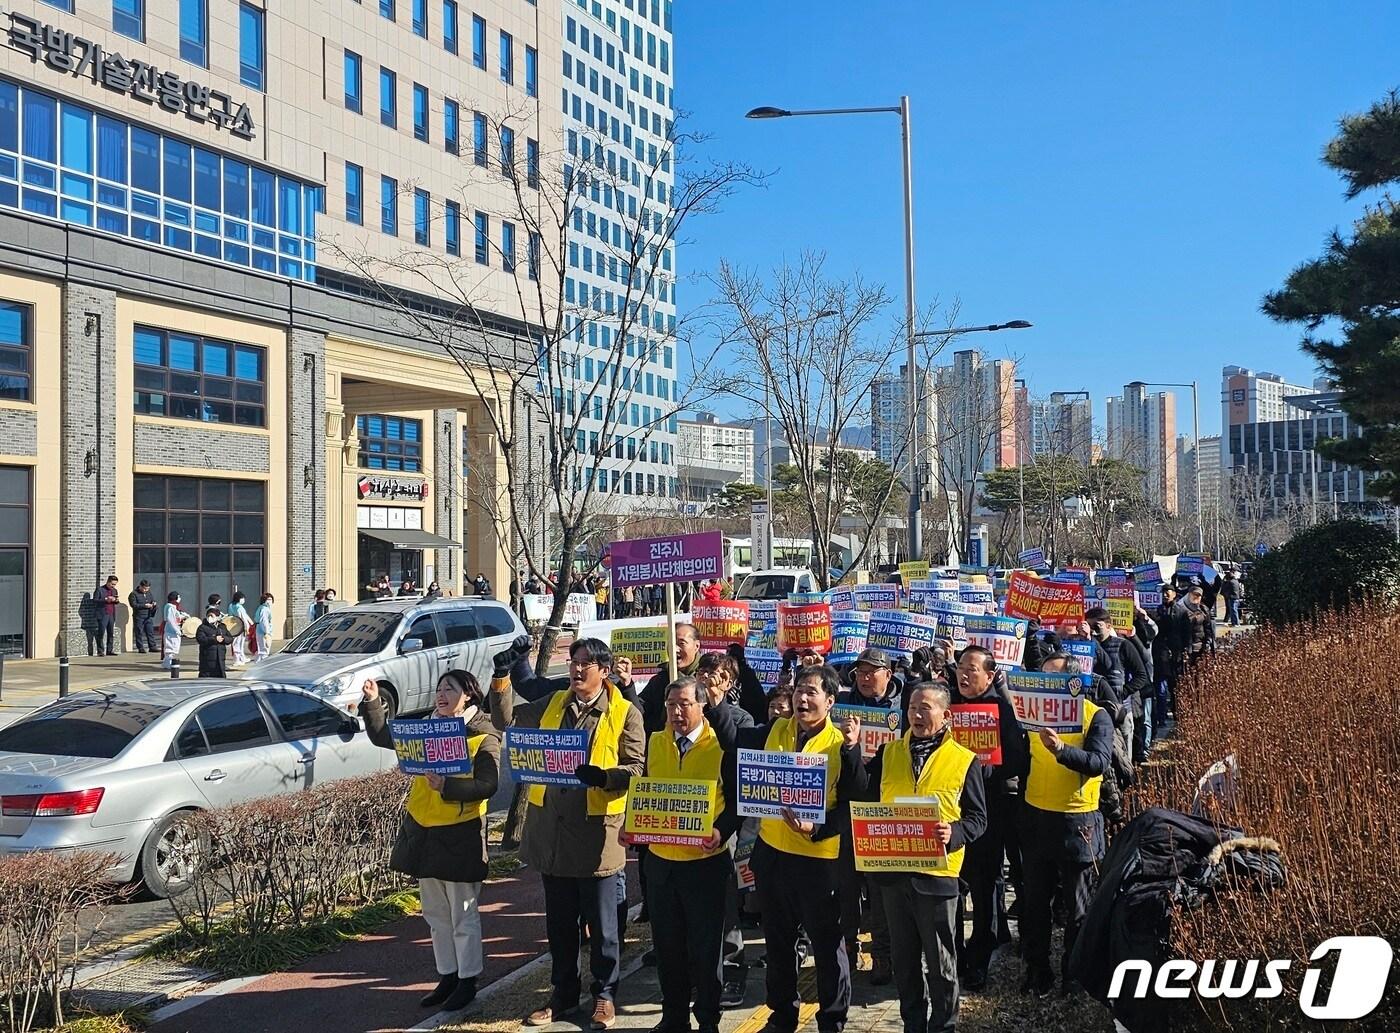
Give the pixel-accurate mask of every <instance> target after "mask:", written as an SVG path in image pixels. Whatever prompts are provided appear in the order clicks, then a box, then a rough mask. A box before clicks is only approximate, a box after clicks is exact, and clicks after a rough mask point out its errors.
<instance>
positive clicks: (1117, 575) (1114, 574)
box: [1094, 567, 1128, 585]
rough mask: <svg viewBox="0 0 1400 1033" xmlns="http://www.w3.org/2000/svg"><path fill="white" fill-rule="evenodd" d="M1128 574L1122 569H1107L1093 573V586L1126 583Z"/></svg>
mask: <svg viewBox="0 0 1400 1033" xmlns="http://www.w3.org/2000/svg"><path fill="white" fill-rule="evenodd" d="M1127 580H1128V572H1127V570H1125V569H1124V568H1123V567H1109V568H1107V569H1106V570H1096V571H1094V584H1096V585H1110V584H1117V583H1118V582H1119V581H1127Z"/></svg>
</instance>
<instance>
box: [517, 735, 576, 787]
mask: <svg viewBox="0 0 1400 1033" xmlns="http://www.w3.org/2000/svg"><path fill="white" fill-rule="evenodd" d="M503 746H504V747H505V754H506V765H507V766H508V767H509V768H510V773H511V776H512V777H513V778H514V779H515V780H516V781H517V782H524V783H526V784H527V785H546V786H573V787H574V788H575V789H577V788H578V787H579V786H580V785H582V783H581V782H580V781H579V780H578V779H577V778H575V777H574V772H575V771H577V770H578V769H579V767H580V766H581V765H583V764H587V763H588V731H587V730H586V729H583V728H507V729H506V735H505V742H504V743H503Z"/></svg>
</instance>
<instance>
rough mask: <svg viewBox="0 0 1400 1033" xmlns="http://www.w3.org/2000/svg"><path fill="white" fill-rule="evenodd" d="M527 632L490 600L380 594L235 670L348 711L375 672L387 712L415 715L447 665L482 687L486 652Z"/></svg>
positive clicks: (487, 670) (427, 703)
mask: <svg viewBox="0 0 1400 1033" xmlns="http://www.w3.org/2000/svg"><path fill="white" fill-rule="evenodd" d="M524 634H527V632H526V631H525V628H524V626H523V625H521V623H520V621H519V619H518V618H517V617H516V615H515V614H514V613H512V612H511V611H510V609H509V608H508V607H507V606H506V605H505V604H504V603H501V602H497V601H496V600H494V599H478V598H474V597H471V596H464V597H460V598H439V599H433V600H427V601H425V600H422V599H416V598H415V599H385V600H382V601H380V602H368V603H358V604H356V605H354V606H347V607H344V608H342V609H339V610H332V611H331V612H330V613H328V614H326V616H324V617H322V618H321V619H320V620H318V621H316V622H315V623H313V624H312V625H311V626H310V627H309V628H307V629H306V630H305V631H303V632H302V633H301V634H300V635H298V636H297V637H296V638H294V639H292V640H291V641H290V642H288V643H287V644H286V646H285V647H283V649H282V650H281V651H280V652H277V653H273V654H272V655H271V656H268V657H265V658H263V659H261V660H258V661H257V662H256V663H254V664H252V665H251V666H249V667H248V668H247V669H246V670H244V671H242V672H241V674H240V676H241V677H243V678H246V679H251V680H255V681H269V682H278V683H279V684H283V685H295V686H298V687H300V688H304V689H309V690H310V691H312V692H315V693H317V694H318V695H320V696H322V697H324V698H325V699H327V700H329V701H330V702H331V703H334V704H335V705H336V706H339V707H342V708H344V709H346V710H351V711H353V710H355V709H356V708H357V707H358V706H359V702H360V698H361V695H360V689H361V686H363V685H364V683H365V681H367V680H369V679H373V680H374V681H376V682H378V683H379V698H380V699H382V700H384V703H385V706H386V707H388V709H389V712H390V714H391V715H392V714H398V713H403V714H415V713H421V712H423V711H426V710H429V709H431V708H432V705H433V694H434V692H435V691H436V689H437V681H438V678H439V677H441V676H442V674H443V673H444V672H446V671H450V670H454V669H456V670H465V671H470V672H471V673H472V674H473V675H475V676H476V679H477V681H478V682H480V683H481V689H482V692H483V693H484V692H486V691H487V689H488V688H489V685H490V681H491V657H492V656H494V655H495V654H496V653H499V652H500V651H501V650H503V649H505V648H506V647H507V646H509V645H510V644H511V642H512V641H514V640H515V638H516V637H517V636H520V635H524Z"/></svg>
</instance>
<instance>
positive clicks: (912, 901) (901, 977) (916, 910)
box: [879, 867, 967, 1033]
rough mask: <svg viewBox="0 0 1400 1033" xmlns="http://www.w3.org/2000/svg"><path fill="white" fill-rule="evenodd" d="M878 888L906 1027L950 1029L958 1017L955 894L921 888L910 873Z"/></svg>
mask: <svg viewBox="0 0 1400 1033" xmlns="http://www.w3.org/2000/svg"><path fill="white" fill-rule="evenodd" d="M966 870H967V869H966V867H964V869H963V871H964V873H965V872H966ZM934 878H941V876H934ZM879 893H880V898H881V902H882V903H883V905H884V910H885V921H886V922H888V923H889V929H890V958H891V960H892V962H893V967H894V983H895V987H896V988H897V989H898V990H899V1017H900V1018H901V1019H902V1020H903V1021H904V1033H941V1031H943V1030H951V1029H952V1028H953V1024H954V1023H955V1022H956V1021H957V1018H958V956H957V948H956V946H955V944H954V940H955V936H954V931H953V926H954V924H955V920H956V914H957V907H958V901H957V898H956V897H935V896H933V895H932V894H929V893H922V892H920V891H919V890H918V889H917V888H916V887H915V885H914V880H913V879H912V878H909V877H904V878H894V879H881V880H880V884H879ZM925 966H927V969H928V979H927V983H925V979H924V969H925Z"/></svg>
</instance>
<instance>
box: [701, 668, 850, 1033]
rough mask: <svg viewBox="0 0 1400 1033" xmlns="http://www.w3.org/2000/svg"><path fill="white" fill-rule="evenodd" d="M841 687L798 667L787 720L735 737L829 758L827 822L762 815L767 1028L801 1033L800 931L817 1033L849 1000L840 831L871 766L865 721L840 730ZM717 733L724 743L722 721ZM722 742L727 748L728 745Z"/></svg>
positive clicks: (830, 1029)
mask: <svg viewBox="0 0 1400 1033" xmlns="http://www.w3.org/2000/svg"><path fill="white" fill-rule="evenodd" d="M840 690H841V677H840V675H838V674H837V673H836V671H835V669H833V668H831V667H829V666H827V665H825V664H821V663H818V664H816V665H809V666H804V667H801V668H799V669H798V672H797V680H796V683H795V684H794V686H793V692H792V716H791V717H780V718H778V719H777V720H775V721H773V722H772V723H771V724H769V725H765V726H760V727H758V728H740V729H738V730H737V732H735V733H733V734H735V736H736V740H737V741H736V745H737V746H739V747H741V748H743V749H762V750H769V751H776V752H778V753H822V754H825V755H826V820H825V821H823V822H821V823H814V822H811V821H807V820H805V819H802V818H799V817H797V815H796V814H794V813H793V812H792V811H791V810H788V809H787V808H784V810H783V814H782V816H781V817H777V818H762V819H760V820H759V825H758V843H757V844H756V845H755V846H754V852H753V859H752V860H751V862H750V866H751V867H752V869H753V872H754V877H755V879H756V881H757V887H758V890H759V892H761V893H762V894H763V937H764V942H765V943H766V945H767V968H766V970H765V979H766V981H767V989H768V1007H769V1008H770V1009H771V1010H772V1013H773V1014H772V1015H771V1016H770V1017H769V1019H768V1024H767V1025H766V1026H765V1027H764V1031H763V1033H794V1031H795V1030H796V1029H797V1020H798V1008H799V1006H800V1004H801V1000H800V998H799V997H798V994H797V969H798V955H797V942H798V937H799V934H800V932H801V930H804V929H805V930H806V932H807V936H808V937H809V939H810V940H811V943H812V960H813V961H814V962H815V963H816V968H817V1002H818V1006H817V1016H816V1018H817V1030H818V1033H839V1031H840V1030H841V1029H842V1028H843V1027H844V1026H845V1025H846V1013H847V1011H848V1010H849V1009H850V1005H851V965H850V957H849V955H848V954H847V953H846V941H845V939H844V938H843V937H842V935H841V901H840V892H839V875H838V870H837V869H838V865H839V862H838V860H837V858H838V855H839V852H840V846H841V829H842V827H843V826H844V825H845V824H847V823H848V822H849V821H850V817H851V812H850V808H848V807H846V806H844V804H845V802H846V801H848V800H851V799H853V798H854V799H859V798H860V797H861V795H862V794H863V793H864V792H865V768H864V766H863V765H862V764H861V762H860V747H859V746H858V745H857V738H858V736H859V735H860V722H859V721H854V720H852V721H849V722H847V723H846V724H845V725H844V726H838V725H836V724H835V723H833V722H832V720H831V708H832V706H833V705H834V704H835V703H836V695H837V693H838V692H840ZM715 731H716V733H718V734H720V737H721V739H722V740H725V739H727V736H726V734H724V733H721V732H720V726H719V724H718V723H716V725H715ZM722 745H724V746H725V747H726V748H728V746H729V743H728V742H727V741H724V742H723V743H722ZM736 785H737V774H736Z"/></svg>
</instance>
